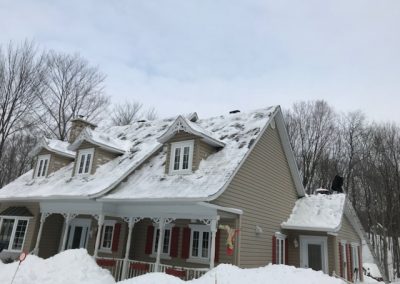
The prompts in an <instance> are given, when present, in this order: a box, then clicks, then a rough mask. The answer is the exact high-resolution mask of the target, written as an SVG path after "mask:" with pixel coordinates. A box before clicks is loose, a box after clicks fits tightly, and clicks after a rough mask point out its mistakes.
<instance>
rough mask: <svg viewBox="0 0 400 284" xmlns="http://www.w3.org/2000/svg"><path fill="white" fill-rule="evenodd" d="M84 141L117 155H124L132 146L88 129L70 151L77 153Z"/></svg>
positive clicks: (71, 146)
mask: <svg viewBox="0 0 400 284" xmlns="http://www.w3.org/2000/svg"><path fill="white" fill-rule="evenodd" d="M84 141H86V142H89V143H91V144H93V145H96V146H98V147H100V148H102V149H104V150H106V151H109V152H112V153H117V154H124V153H125V152H126V151H128V150H129V146H130V143H127V142H126V141H123V140H120V139H118V138H113V137H111V136H109V135H107V134H105V133H102V132H98V131H96V130H92V129H90V128H88V127H87V128H85V129H84V130H83V131H82V132H81V134H80V135H79V136H78V138H77V139H76V140H75V142H74V143H72V144H71V145H70V146H69V147H68V149H70V150H73V151H76V150H77V149H79V147H80V145H81V144H82V143H83V142H84Z"/></svg>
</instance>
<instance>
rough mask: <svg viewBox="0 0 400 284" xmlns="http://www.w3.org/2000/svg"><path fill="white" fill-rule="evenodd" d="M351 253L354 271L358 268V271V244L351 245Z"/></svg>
mask: <svg viewBox="0 0 400 284" xmlns="http://www.w3.org/2000/svg"><path fill="white" fill-rule="evenodd" d="M351 255H352V261H353V263H352V264H353V272H354V270H355V269H356V268H357V271H358V266H359V264H358V245H351Z"/></svg>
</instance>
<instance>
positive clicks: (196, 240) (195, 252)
mask: <svg viewBox="0 0 400 284" xmlns="http://www.w3.org/2000/svg"><path fill="white" fill-rule="evenodd" d="M199 237H200V232H198V231H193V245H192V256H194V257H196V256H199Z"/></svg>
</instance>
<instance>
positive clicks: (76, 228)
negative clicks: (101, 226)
mask: <svg viewBox="0 0 400 284" xmlns="http://www.w3.org/2000/svg"><path fill="white" fill-rule="evenodd" d="M90 223H91V220H90V219H80V218H77V219H73V220H72V221H71V224H70V225H69V228H68V237H67V244H66V249H77V248H87V243H88V240H89V233H90Z"/></svg>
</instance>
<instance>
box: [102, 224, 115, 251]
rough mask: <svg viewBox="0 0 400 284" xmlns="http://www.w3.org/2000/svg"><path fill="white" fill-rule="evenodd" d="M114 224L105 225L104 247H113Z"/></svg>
mask: <svg viewBox="0 0 400 284" xmlns="http://www.w3.org/2000/svg"><path fill="white" fill-rule="evenodd" d="M113 229H114V227H113V226H105V227H104V235H103V243H102V247H103V248H107V249H110V248H111V241H112V236H113Z"/></svg>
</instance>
